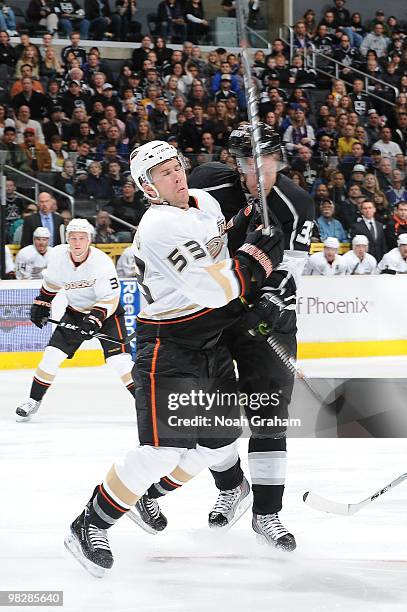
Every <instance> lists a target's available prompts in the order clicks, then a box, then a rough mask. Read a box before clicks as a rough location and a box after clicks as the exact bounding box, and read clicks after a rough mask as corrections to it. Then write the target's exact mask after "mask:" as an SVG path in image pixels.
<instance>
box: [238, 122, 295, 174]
mask: <svg viewBox="0 0 407 612" xmlns="http://www.w3.org/2000/svg"><path fill="white" fill-rule="evenodd" d="M258 125H259V127H260V150H261V154H262V155H271V154H273V153H277V154H278V155H279V165H278V169H277V171H278V172H280V170H283V169H284V168H286V167H287V157H286V154H285V150H284V147H283V145H282V142H281V137H280V134H279V133H278V132H277V131H276V130H275V129H274V128H272V127H271V126H270V125H267V124H266V123H263V122H261V121H260V122H259V124H258ZM252 133H253V126H252V125H250V124H249V123H245V124H243V125H241V126H239V127H238V128H237V129H236V130H233V131H232V132H231V134H230V137H229V145H228V148H229V153H230V154H231V155H233V156H234V157H235V158H236V161H237V165H238V168H239V169H240V170H242V169H243V168H242V167H241V166H242V163H241V164H239V160H243V159H244V158H247V157H253V147H252Z"/></svg>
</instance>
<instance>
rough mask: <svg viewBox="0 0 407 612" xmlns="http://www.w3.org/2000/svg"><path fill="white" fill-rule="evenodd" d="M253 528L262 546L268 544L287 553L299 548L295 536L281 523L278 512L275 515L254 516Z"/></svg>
mask: <svg viewBox="0 0 407 612" xmlns="http://www.w3.org/2000/svg"><path fill="white" fill-rule="evenodd" d="M252 527H253V529H254V531H255V532H256V533H257V538H258V541H259V542H261V543H262V544H265V543H266V542H267V543H268V544H271V545H272V546H274V547H275V548H278V549H280V550H285V551H287V552H290V551H292V550H295V548H296V547H297V544H296V541H295V538H294V536H293V535H292V533H289V532H288V531H287V529H286V528H285V527H284V525H283V524H282V523H281V521H280V519H279V516H278V514H277V512H276V513H275V514H253V521H252Z"/></svg>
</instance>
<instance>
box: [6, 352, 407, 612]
mask: <svg viewBox="0 0 407 612" xmlns="http://www.w3.org/2000/svg"><path fill="white" fill-rule="evenodd" d="M342 362H345V363H342ZM391 362H393V365H391ZM327 363H328V365H326V366H322V367H323V368H325V369H324V372H323V373H324V374H326V375H332V374H333V372H332V369H333V370H334V373H335V375H336V376H341V375H342V376H346V375H347V374H346V372H347V371H348V370H349V371H352V374H353V375H355V372H356V371H357V372H358V375H367V372H370V373H372V372H375V374H376V375H379V376H383V375H384V373H385V375H388V376H390V375H394V376H397V375H401V372H402V369H403V368H402V367H401V366H398V365H397V364H399V363H401V364H402V365H403V366H404V367H405V365H406V362H405V361H404V364H403V363H402V362H401V361H400V360H398V359H397V360H392V358H390V359H388V360H380V361H378V360H375V361H374V362H373V360H370V359H369V360H360V361H359V362H352V361H350V360H338V361H337V362H334V361H333V360H329V362H327ZM302 365H303V368H304V371H306V372H307V373H309V374H313V375H319V374H322V372H321V371H320V370H321V362H319V363H318V364H317V363H312V362H309V361H307V362H304V364H302ZM356 366H358V367H357V370H355V368H356ZM347 369H348V370H347ZM397 372H400V373H399V374H398V373H397ZM372 375H374V374H372ZM31 377H32V371H29V370H25V371H6V372H1V373H0V482H1V489H0V491H1V493H0V589H23V590H27V589H48V590H49V589H56V590H63V591H64V608H63V609H64V610H65V612H74V611H75V612H76V611H78V612H85V611H86V612H87V611H92V612H93V611H95V612H108V611H109V612H130V611H131V612H161V611H166V612H208V611H211V612H252V611H253V612H286V611H289V612H294V611H295V612H297V611H298V612H310V611H313V612H320V611H321V612H322V611H324V612H338V611H344V612H345V611H346V612H349V611H352V612H353V611H355V612H356V611H357V612H365V611H366V612H367V611H369V612H387V611H389V612H392V611H400V612H401V611H403V612H405V611H406V610H407V529H406V523H407V483H406V484H404V485H400V486H399V487H397V488H396V489H394V490H393V491H390V492H389V493H386V494H385V495H383V496H382V497H381V498H380V499H379V500H377V501H375V502H374V503H372V504H371V505H370V506H369V507H368V508H366V509H364V510H363V511H361V512H360V513H358V514H357V515H355V516H353V517H348V518H346V517H335V516H329V515H325V514H321V513H318V512H316V511H313V510H312V509H310V508H308V507H306V506H305V505H304V504H303V502H302V494H303V493H304V491H306V490H309V489H311V490H313V491H315V492H318V493H320V494H322V495H324V496H327V497H330V498H332V499H336V500H338V501H351V502H352V501H359V500H360V499H363V498H364V497H366V496H367V495H369V494H371V493H373V492H374V491H375V490H376V489H378V488H380V487H381V486H383V485H385V484H386V483H387V482H389V481H390V480H392V479H393V478H394V477H396V476H397V475H399V474H400V473H402V472H405V471H406V468H407V465H406V451H407V441H406V440H404V439H392V440H386V439H376V440H374V439H361V440H358V439H309V440H301V439H292V440H289V467H288V478H287V487H286V494H285V501H284V510H283V512H282V513H281V517H282V520H283V521H284V523H285V524H286V525H287V527H288V528H289V529H290V530H292V531H293V533H294V534H295V535H296V538H297V543H298V549H297V551H296V552H295V553H293V554H290V555H277V554H276V553H275V552H274V551H273V550H270V549H268V548H267V547H260V546H258V544H257V543H256V540H255V536H254V535H253V532H252V530H251V526H250V513H249V512H248V513H247V514H246V515H245V516H244V517H243V518H242V519H241V521H240V522H238V523H237V524H236V525H235V527H234V528H233V529H232V530H231V531H230V532H229V533H228V534H226V535H225V536H223V537H221V536H219V535H218V534H215V535H214V534H213V533H212V532H210V531H209V530H208V528H207V525H206V520H207V512H208V510H209V508H210V507H211V505H212V503H213V501H214V499H215V497H216V490H215V487H214V485H213V483H212V479H211V477H210V475H209V473H208V472H206V473H203V474H201V475H200V476H199V477H197V478H196V479H195V480H194V481H192V482H190V483H189V484H188V485H187V486H185V487H184V488H183V489H182V490H180V491H177V492H176V493H174V494H172V495H170V496H168V497H167V498H166V499H165V500H164V501H162V504H161V505H162V507H163V510H164V512H165V514H166V515H167V517H168V520H169V526H168V528H167V530H166V531H165V532H164V533H162V534H160V535H157V536H150V535H148V534H146V533H144V532H143V531H141V530H139V528H138V527H137V526H136V525H134V524H133V523H131V522H130V521H129V520H128V519H127V518H123V519H122V520H121V521H119V523H118V524H117V525H116V526H115V527H113V529H111V530H110V531H109V538H110V542H111V546H112V549H113V552H114V555H115V565H114V567H113V569H112V570H111V572H110V573H109V575H107V576H106V577H105V578H104V579H103V580H96V579H94V578H92V577H91V576H90V575H89V574H87V573H86V572H85V571H84V570H83V569H82V567H81V566H80V565H79V564H78V563H77V562H76V561H75V560H74V559H73V557H71V556H70V555H69V554H68V553H67V552H66V551H65V549H64V546H63V539H64V536H65V534H66V532H67V529H68V526H69V523H70V522H71V521H72V520H73V518H75V517H76V516H77V515H78V514H79V512H80V511H81V510H82V507H83V505H84V504H85V503H86V502H87V500H88V498H89V497H90V495H91V493H92V490H93V487H94V486H95V484H96V483H98V482H100V481H101V480H102V479H103V477H104V475H105V473H106V471H107V470H108V469H109V467H110V466H111V464H112V462H113V461H114V459H115V458H117V457H119V456H120V455H121V454H122V453H123V452H125V450H126V449H127V448H128V447H130V446H131V445H132V444H133V443H134V442H135V440H136V437H137V436H136V425H135V419H134V411H133V406H132V402H131V398H130V397H128V394H127V392H126V391H124V390H123V389H122V388H121V386H120V383H119V382H118V381H117V379H116V377H115V375H114V373H112V372H111V371H110V370H109V369H108V368H106V367H103V368H80V369H63V370H61V371H60V372H59V374H58V377H57V381H56V383H55V384H54V386H53V388H52V389H51V390H50V391H49V393H48V394H47V396H46V399H45V400H44V402H43V406H42V407H41V410H40V412H39V414H38V415H37V416H36V417H35V418H34V420H33V421H32V422H31V423H16V422H15V420H14V412H15V408H16V405H18V403H19V402H20V401H21V400H22V399H24V398H25V397H26V395H27V392H28V389H29V385H30V382H31ZM245 445H246V442H245V441H242V443H241V447H242V453H241V455H242V460H243V464H244V465H245V466H246V458H245ZM4 609H6V608H4ZM11 609H22V608H10V610H11ZM35 609H38V608H35ZM45 609H47V608H45Z"/></svg>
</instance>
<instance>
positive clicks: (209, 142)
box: [199, 132, 222, 163]
mask: <svg viewBox="0 0 407 612" xmlns="http://www.w3.org/2000/svg"><path fill="white" fill-rule="evenodd" d="M201 141H202V146H201V149H200V151H199V154H200V155H201V154H203V155H205V157H204V159H205V161H219V155H220V152H221V150H222V147H219V146H218V145H216V144H215V139H214V137H213V134H212V133H211V132H204V133H203V134H202V138H201ZM203 163H205V162H203Z"/></svg>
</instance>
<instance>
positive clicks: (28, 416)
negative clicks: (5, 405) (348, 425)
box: [16, 414, 31, 423]
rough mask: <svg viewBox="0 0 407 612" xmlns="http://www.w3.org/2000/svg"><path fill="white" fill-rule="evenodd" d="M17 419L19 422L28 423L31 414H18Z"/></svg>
mask: <svg viewBox="0 0 407 612" xmlns="http://www.w3.org/2000/svg"><path fill="white" fill-rule="evenodd" d="M16 421H17V423H28V421H31V414H27V416H21V415H20V414H16Z"/></svg>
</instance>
